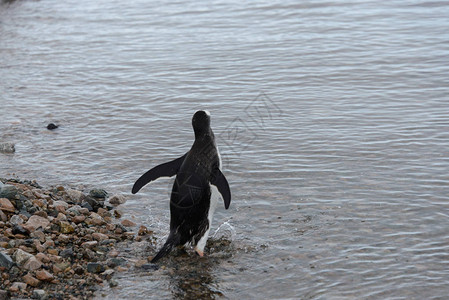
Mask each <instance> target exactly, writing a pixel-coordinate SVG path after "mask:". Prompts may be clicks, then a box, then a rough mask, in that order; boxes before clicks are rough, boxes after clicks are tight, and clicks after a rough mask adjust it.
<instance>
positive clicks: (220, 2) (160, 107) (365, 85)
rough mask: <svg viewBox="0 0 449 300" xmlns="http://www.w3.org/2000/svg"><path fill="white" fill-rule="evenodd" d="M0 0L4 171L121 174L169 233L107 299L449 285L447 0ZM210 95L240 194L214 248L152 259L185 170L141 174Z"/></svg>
mask: <svg viewBox="0 0 449 300" xmlns="http://www.w3.org/2000/svg"><path fill="white" fill-rule="evenodd" d="M0 3H1V4H0V143H4V142H12V143H14V144H15V149H16V151H15V153H12V154H11V153H0V177H7V178H11V177H18V178H21V179H30V180H32V179H36V180H37V181H38V182H39V183H40V184H41V185H44V186H52V185H60V184H62V185H65V186H74V187H81V188H83V189H86V190H89V189H90V188H93V187H100V188H104V189H106V190H107V191H108V192H109V193H110V194H114V193H119V194H124V195H126V197H127V199H128V201H127V202H126V203H125V204H124V205H122V206H121V210H122V211H123V214H124V218H129V219H131V220H133V221H134V222H136V223H137V224H138V225H141V224H143V225H145V226H147V227H148V228H149V229H150V230H152V231H153V232H154V234H155V237H156V238H157V239H156V240H155V242H154V245H152V244H151V243H150V242H149V241H147V240H144V241H142V242H133V243H130V244H127V245H126V246H122V248H121V249H119V250H120V253H121V256H123V257H125V258H126V259H128V260H129V262H130V266H131V267H130V268H129V270H128V271H126V272H117V273H116V275H115V277H114V279H115V280H116V282H117V283H118V286H117V287H114V288H110V287H108V286H107V284H106V285H105V287H104V288H102V289H101V290H99V291H98V293H97V298H98V299H184V298H189V297H191V298H201V299H261V297H262V298H264V299H444V298H446V297H447V295H448V294H449V2H447V1H422V0H392V1H374V0H353V1H349V0H341V1H329V0H326V1H323V0H317V1H293V0H283V1H262V0H256V1H247V2H245V1H235V0H229V1H225V0H212V1H185V0H173V1H169V0H161V1H147V0H135V1H117V0H108V1H105V0H97V1H86V0H76V1H75V0H64V1H56V0H40V1H31V0H17V1H5V0H2V2H0ZM198 109H207V110H209V111H210V112H211V117H212V121H211V122H212V124H211V125H212V128H213V130H214V132H215V135H216V137H217V143H218V146H219V148H220V152H221V154H222V159H223V173H224V174H225V175H226V177H227V179H228V181H229V183H230V186H231V191H232V196H233V198H232V203H231V207H230V208H229V210H225V209H224V206H223V205H220V206H219V207H218V209H217V211H216V214H215V218H214V222H213V224H212V231H211V239H210V243H209V246H208V250H207V256H206V258H202V259H201V258H198V257H196V256H195V255H194V254H193V253H192V252H191V251H190V252H189V251H188V254H187V255H186V254H177V253H174V254H173V255H171V256H170V257H169V258H167V259H166V260H165V261H161V268H160V269H158V270H142V269H139V268H137V267H134V262H135V261H138V260H142V259H146V258H147V257H148V256H152V255H154V254H155V251H156V250H157V248H158V247H159V246H160V245H161V244H162V243H163V241H164V238H165V237H166V236H167V234H168V222H169V209H168V205H169V199H168V198H169V194H170V189H171V184H172V182H173V179H172V180H170V179H166V180H160V181H157V182H155V183H152V184H150V185H148V186H146V187H145V188H144V189H142V191H141V192H139V193H138V194H136V195H132V194H131V193H130V191H131V187H132V185H133V183H134V181H135V180H136V179H137V178H138V177H139V176H140V175H141V174H143V173H144V172H145V171H147V170H148V169H150V168H151V167H154V166H156V165H158V164H160V163H163V162H166V161H169V160H172V159H175V158H177V157H179V156H181V155H183V154H184V153H185V152H186V151H188V150H189V148H190V146H191V144H192V142H193V138H194V136H193V130H192V128H191V117H192V115H193V113H194V112H195V111H196V110H198ZM51 122H52V123H55V124H57V125H59V128H58V129H56V130H53V131H50V130H47V129H46V126H47V124H49V123H51Z"/></svg>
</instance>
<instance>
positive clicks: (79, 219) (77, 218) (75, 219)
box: [72, 215, 86, 224]
mask: <svg viewBox="0 0 449 300" xmlns="http://www.w3.org/2000/svg"><path fill="white" fill-rule="evenodd" d="M84 220H86V217H85V216H82V215H80V216H75V217H73V218H72V222H73V223H75V224H79V223H82V222H84Z"/></svg>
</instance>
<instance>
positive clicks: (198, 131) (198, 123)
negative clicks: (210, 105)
mask: <svg viewBox="0 0 449 300" xmlns="http://www.w3.org/2000/svg"><path fill="white" fill-rule="evenodd" d="M192 126H193V130H194V131H195V136H197V135H202V134H205V133H209V130H210V113H209V112H208V111H207V110H199V111H197V112H196V113H195V114H194V115H193V118H192Z"/></svg>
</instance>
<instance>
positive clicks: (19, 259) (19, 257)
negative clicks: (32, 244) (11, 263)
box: [14, 249, 34, 266]
mask: <svg viewBox="0 0 449 300" xmlns="http://www.w3.org/2000/svg"><path fill="white" fill-rule="evenodd" d="M31 257H34V256H33V254H30V253H28V252H25V251H23V250H22V249H17V251H16V252H15V253H14V259H15V260H16V263H17V264H18V265H19V266H23V265H24V264H25V263H26V262H27V261H28V260H29V259H30V258H31Z"/></svg>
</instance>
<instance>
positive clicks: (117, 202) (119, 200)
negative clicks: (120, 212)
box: [109, 194, 126, 206]
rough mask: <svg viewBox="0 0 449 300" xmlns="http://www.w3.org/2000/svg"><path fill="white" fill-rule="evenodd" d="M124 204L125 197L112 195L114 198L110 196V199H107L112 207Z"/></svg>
mask: <svg viewBox="0 0 449 300" xmlns="http://www.w3.org/2000/svg"><path fill="white" fill-rule="evenodd" d="M125 202H126V198H125V196H123V195H119V194H117V195H114V196H112V197H111V198H110V199H109V203H111V204H112V205H114V206H117V205H120V204H123V203H125Z"/></svg>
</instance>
